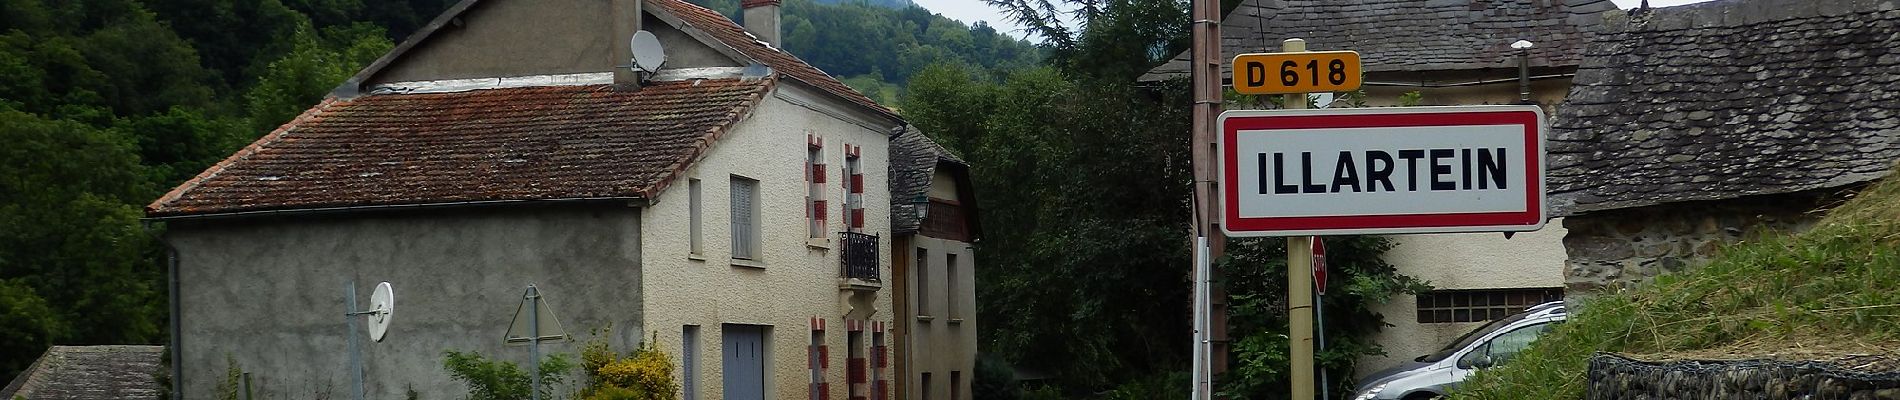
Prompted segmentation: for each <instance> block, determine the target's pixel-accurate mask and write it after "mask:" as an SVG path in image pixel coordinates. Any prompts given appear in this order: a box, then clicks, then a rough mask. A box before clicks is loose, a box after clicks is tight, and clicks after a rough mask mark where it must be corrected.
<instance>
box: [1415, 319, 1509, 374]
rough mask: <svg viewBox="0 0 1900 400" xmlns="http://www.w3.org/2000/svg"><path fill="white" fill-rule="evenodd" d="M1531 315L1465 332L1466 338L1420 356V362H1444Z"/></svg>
mask: <svg viewBox="0 0 1900 400" xmlns="http://www.w3.org/2000/svg"><path fill="white" fill-rule="evenodd" d="M1530 315H1531V313H1528V312H1524V313H1517V314H1513V315H1511V316H1509V317H1504V319H1500V320H1496V321H1491V323H1488V324H1484V326H1480V327H1478V329H1472V330H1471V332H1465V334H1464V336H1459V337H1458V340H1453V341H1451V344H1449V345H1445V348H1443V349H1439V350H1438V352H1435V353H1432V354H1426V355H1423V356H1419V357H1418V361H1422V362H1439V361H1442V360H1444V359H1445V358H1447V357H1451V355H1452V353H1457V352H1458V349H1463V348H1465V347H1467V346H1471V343H1472V342H1476V341H1478V338H1482V337H1484V335H1487V334H1490V333H1491V332H1495V331H1497V330H1498V329H1503V328H1504V327H1505V326H1509V325H1511V323H1513V322H1517V321H1522V320H1524V317H1528V316H1530Z"/></svg>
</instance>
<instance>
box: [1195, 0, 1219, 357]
mask: <svg viewBox="0 0 1900 400" xmlns="http://www.w3.org/2000/svg"><path fill="white" fill-rule="evenodd" d="M1192 1H1193V15H1192V17H1193V30H1194V32H1193V33H1194V41H1193V46H1192V47H1191V50H1190V52H1189V54H1190V58H1191V59H1190V60H1189V63H1188V68H1189V69H1188V71H1189V73H1190V74H1191V76H1192V78H1193V81H1194V112H1193V114H1194V116H1193V118H1194V123H1193V132H1192V133H1191V135H1192V137H1193V140H1191V141H1190V146H1192V147H1191V148H1190V149H1189V153H1190V154H1192V157H1193V163H1194V202H1195V204H1194V206H1195V207H1194V211H1195V212H1194V232H1192V233H1191V234H1190V235H1189V237H1188V241H1187V243H1196V244H1197V247H1198V243H1200V241H1199V238H1206V246H1207V249H1208V250H1207V251H1208V257H1209V260H1210V262H1211V260H1213V259H1219V258H1220V256H1221V254H1224V253H1225V252H1226V249H1227V236H1226V235H1225V234H1223V233H1221V228H1220V224H1219V223H1218V221H1220V218H1221V217H1220V198H1219V196H1220V189H1219V188H1217V187H1215V186H1214V181H1215V179H1214V178H1215V173H1216V171H1217V169H1216V168H1215V160H1217V158H1215V157H1216V155H1215V151H1216V149H1215V146H1214V144H1215V141H1214V138H1215V137H1216V136H1217V135H1218V133H1217V132H1215V129H1216V127H1217V126H1218V122H1219V118H1220V112H1221V102H1222V101H1223V99H1224V97H1223V96H1221V80H1222V76H1221V64H1224V63H1226V62H1227V60H1225V59H1222V58H1221V54H1220V53H1221V51H1220V48H1221V47H1220V46H1221V35H1220V19H1221V15H1220V1H1219V0H1192ZM1194 251H1195V252H1197V253H1198V252H1199V251H1200V249H1198V248H1197V249H1195V250H1194ZM1199 269H1200V268H1199V267H1195V270H1196V271H1195V272H1194V274H1195V275H1200V273H1199V272H1201V271H1199ZM1206 274H1207V275H1211V276H1219V275H1220V269H1218V268H1209V269H1208V270H1207V271H1206ZM1200 278H1202V277H1200V276H1196V279H1197V280H1199V279H1200ZM1207 298H1208V300H1207V304H1206V305H1205V307H1206V310H1205V312H1206V315H1205V318H1206V319H1207V320H1206V321H1205V324H1206V325H1207V332H1206V334H1205V336H1204V339H1206V340H1207V347H1208V350H1207V353H1208V359H1206V360H1202V362H1205V363H1207V367H1208V372H1209V374H1208V375H1209V376H1208V377H1207V381H1208V386H1210V387H1211V386H1213V385H1214V383H1215V382H1217V381H1218V380H1219V379H1220V378H1221V376H1222V375H1224V374H1226V373H1227V291H1226V290H1224V289H1222V288H1221V286H1220V285H1217V284H1216V285H1209V287H1208V288H1207ZM1196 307H1199V305H1197V306H1196Z"/></svg>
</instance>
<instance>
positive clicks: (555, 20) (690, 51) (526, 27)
mask: <svg viewBox="0 0 1900 400" xmlns="http://www.w3.org/2000/svg"><path fill="white" fill-rule="evenodd" d="M612 12H613V10H612V2H610V1H599V0H544V1H521V0H486V1H478V0H465V1H464V2H463V3H461V4H457V7H456V8H452V9H450V10H449V12H447V13H444V14H443V15H441V16H439V17H437V19H436V21H433V22H431V23H430V24H429V26H425V27H424V28H423V29H422V30H421V31H419V32H417V33H416V34H415V35H411V37H410V38H409V39H408V40H406V41H404V43H403V44H402V45H400V46H398V47H397V48H396V49H395V50H394V51H391V52H390V53H389V54H388V55H386V56H384V57H383V59H380V60H378V61H377V63H376V64H373V65H371V66H370V67H369V68H366V69H365V70H364V71H363V73H362V74H359V75H358V76H357V77H355V78H353V79H352V80H351V82H348V83H345V86H346V87H345V88H339V89H340V90H347V89H351V88H350V86H355V85H356V84H358V83H367V84H368V85H378V84H388V83H394V82H415V81H434V80H449V79H468V78H499V77H517V76H530V75H560V74H581V73H610V72H613V70H614V67H615V66H617V65H624V64H627V60H619V59H616V58H615V57H614V56H613V54H612V51H613V46H624V45H625V43H626V41H627V38H616V37H614V27H613V21H612V19H611V18H612V17H611V15H612ZM643 14H649V15H643V18H642V19H641V20H642V24H641V25H640V26H641V28H642V29H645V30H647V31H649V32H652V33H653V34H654V35H655V36H656V37H658V38H659V39H660V41H661V43H663V44H665V46H666V53H667V62H666V67H667V68H696V67H737V66H743V65H744V64H742V63H741V62H739V61H737V57H736V55H737V54H736V53H734V54H727V53H731V51H730V50H728V51H727V52H726V53H722V52H720V51H718V50H715V49H713V48H712V47H710V46H709V45H708V44H707V43H706V41H703V40H701V39H699V38H694V37H692V36H691V35H688V34H686V33H684V32H681V31H680V30H679V28H677V27H675V26H673V25H672V24H669V23H667V22H666V19H664V18H657V17H655V16H653V15H650V14H651V13H643Z"/></svg>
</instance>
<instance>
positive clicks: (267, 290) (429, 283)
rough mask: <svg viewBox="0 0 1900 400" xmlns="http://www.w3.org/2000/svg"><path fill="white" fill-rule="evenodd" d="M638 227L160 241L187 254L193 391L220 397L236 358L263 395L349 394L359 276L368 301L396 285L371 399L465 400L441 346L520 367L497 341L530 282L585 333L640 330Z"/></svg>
mask: <svg viewBox="0 0 1900 400" xmlns="http://www.w3.org/2000/svg"><path fill="white" fill-rule="evenodd" d="M639 223H640V221H639V219H638V215H637V214H636V213H635V210H634V209H631V208H627V207H626V206H624V205H593V206H582V205H565V206H545V207H533V206H515V207H491V208H479V209H464V210H458V211H446V210H444V211H404V212H400V213H394V212H389V213H376V214H355V215H346V214H328V215H318V216H309V217H298V218H272V219H259V220H224V221H205V222H197V223H189V222H177V223H173V224H171V230H170V232H169V233H167V236H166V239H167V240H168V241H169V242H170V243H171V244H172V245H173V246H175V247H176V248H177V249H178V253H179V275H180V276H179V278H180V289H181V290H180V292H181V296H180V301H181V302H182V304H181V307H182V310H183V312H182V313H181V315H180V320H181V324H182V325H183V326H182V329H183V331H184V335H183V344H182V346H181V347H182V348H181V349H179V350H178V356H179V357H180V360H181V362H182V363H183V367H184V368H185V376H183V377H182V378H183V379H182V381H181V383H180V384H181V385H184V389H185V390H186V392H185V398H189V399H203V398H215V397H216V396H217V395H218V393H217V392H216V389H215V388H216V387H217V386H218V385H219V384H221V383H222V382H223V381H224V379H225V378H224V377H225V372H226V368H227V367H229V366H230V365H231V364H230V363H231V362H235V363H236V365H237V367H239V368H241V369H242V370H243V371H244V372H249V373H251V377H252V378H251V379H252V385H253V393H254V394H255V395H256V396H257V397H258V398H325V397H327V398H348V397H349V396H350V386H351V376H350V374H349V371H350V369H349V364H348V354H349V353H348V352H347V351H346V349H347V342H346V340H347V339H346V338H347V337H346V336H344V334H345V332H346V328H345V320H344V318H343V312H344V294H343V293H344V288H345V285H346V284H347V282H349V281H350V280H354V281H355V282H356V287H357V296H358V304H359V305H360V306H362V307H367V304H368V302H369V295H370V291H371V290H372V289H374V288H375V285H376V283H377V282H382V281H388V282H390V284H391V285H392V286H393V287H394V289H395V290H394V291H395V294H396V302H395V303H396V311H395V314H394V315H393V316H392V317H393V320H392V324H391V326H390V329H389V333H388V336H387V337H386V338H385V339H384V341H383V342H381V343H375V342H370V341H369V340H368V336H367V334H364V335H363V336H360V337H359V338H360V339H361V340H362V341H363V342H362V343H363V361H364V364H365V367H364V371H365V375H366V376H367V378H366V391H367V393H368V397H369V398H372V399H396V398H403V397H404V395H405V392H406V391H407V390H412V389H413V390H415V391H417V392H418V393H420V394H421V395H422V396H423V398H458V397H461V396H465V395H466V394H467V393H468V392H467V388H466V387H465V386H464V385H463V384H461V383H460V382H456V381H453V380H451V379H450V378H449V375H448V373H447V371H445V370H444V369H443V367H442V360H443V357H442V353H443V352H444V351H446V350H458V351H471V350H472V351H476V352H479V353H481V354H482V355H484V356H487V357H490V358H494V359H501V360H508V361H513V362H517V363H520V362H525V361H526V360H527V359H528V351H527V350H526V348H524V347H512V346H510V347H504V346H503V345H502V343H501V341H502V336H503V334H505V333H506V331H507V329H508V327H507V325H508V323H509V321H511V320H512V319H513V317H514V313H515V309H516V308H517V307H518V306H519V305H520V304H521V295H522V291H523V289H525V288H526V287H527V285H528V284H529V283H534V284H536V285H537V286H538V287H539V288H540V289H541V290H542V293H543V295H545V296H547V298H548V299H549V302H550V304H551V305H552V306H554V313H555V314H556V315H557V316H558V317H559V319H560V321H561V322H562V323H563V324H564V326H565V327H566V328H567V329H568V330H569V331H570V332H571V333H575V334H579V335H581V337H582V338H585V337H586V336H585V335H586V333H587V331H586V330H587V329H588V328H590V327H596V326H604V325H606V324H608V323H612V324H614V325H615V326H631V325H638V324H639V320H640V310H641V309H640V307H639V303H640V296H639V290H640V285H639V279H640V274H639V270H640V264H639V260H640V247H639V242H640V232H639V230H638V229H637V228H638V227H639ZM360 332H361V331H359V333H360ZM627 337H631V335H623V336H621V337H620V338H618V340H616V345H621V346H624V345H625V343H626V342H625V338H627ZM579 348H580V347H579V343H578V342H576V343H557V344H549V345H544V346H542V350H543V351H544V354H545V353H555V352H563V353H570V354H572V353H576V352H578V351H579ZM227 358H228V359H229V362H227ZM577 377H578V376H577Z"/></svg>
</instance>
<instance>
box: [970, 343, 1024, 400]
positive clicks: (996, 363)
mask: <svg viewBox="0 0 1900 400" xmlns="http://www.w3.org/2000/svg"><path fill="white" fill-rule="evenodd" d="M973 378H975V379H972V380H970V394H971V395H973V396H974V397H972V398H974V399H980V400H1018V399H1021V398H1022V397H1023V390H1022V388H1021V387H1019V386H1016V374H1015V372H1014V371H1012V370H1010V368H1009V364H1008V363H1004V362H1003V360H1001V359H998V358H996V357H994V356H991V355H988V354H980V355H977V357H976V376H973Z"/></svg>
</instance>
